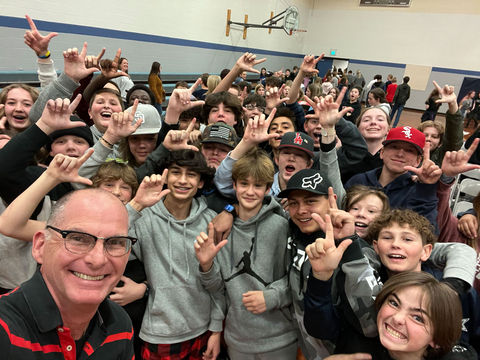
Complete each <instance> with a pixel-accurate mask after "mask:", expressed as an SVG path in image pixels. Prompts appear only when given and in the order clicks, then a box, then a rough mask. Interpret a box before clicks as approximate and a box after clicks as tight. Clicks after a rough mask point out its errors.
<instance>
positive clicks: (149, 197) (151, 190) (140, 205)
mask: <svg viewBox="0 0 480 360" xmlns="http://www.w3.org/2000/svg"><path fill="white" fill-rule="evenodd" d="M167 174H168V169H165V170H163V173H162V175H156V174H153V175H151V176H145V177H144V178H143V181H142V183H141V184H140V186H139V187H138V190H137V194H136V195H135V197H134V198H133V199H132V200H130V206H131V207H133V208H134V209H135V210H137V211H139V212H140V211H142V210H143V209H145V208H147V207H150V206H153V205H155V204H156V203H158V202H159V201H160V200H161V199H162V198H163V197H164V196H165V195H167V194H168V193H170V190H168V189H166V190H163V186H164V185H165V181H166V180H167Z"/></svg>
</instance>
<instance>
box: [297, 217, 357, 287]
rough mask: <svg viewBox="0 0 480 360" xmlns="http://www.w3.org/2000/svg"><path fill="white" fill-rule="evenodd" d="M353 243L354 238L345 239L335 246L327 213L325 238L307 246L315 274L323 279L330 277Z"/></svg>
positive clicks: (306, 249)
mask: <svg viewBox="0 0 480 360" xmlns="http://www.w3.org/2000/svg"><path fill="white" fill-rule="evenodd" d="M313 216H315V217H320V216H318V215H317V214H312V217H313ZM315 217H314V218H315ZM315 220H316V219H315ZM322 221H323V220H322ZM351 243H352V240H350V239H347V240H343V241H342V242H341V243H340V245H339V246H338V248H337V247H336V246H335V237H334V232H333V225H332V221H331V219H330V216H329V215H325V238H324V239H322V238H320V239H317V240H315V242H314V243H312V244H310V245H308V246H307V247H306V248H305V253H306V254H307V256H308V259H309V261H310V265H311V266H312V272H313V276H315V278H317V279H319V280H322V281H327V280H328V279H330V278H331V277H332V275H333V271H334V270H335V269H336V268H337V267H338V264H339V263H340V260H341V259H342V256H343V253H344V252H345V250H346V249H347V247H348V246H349V245H350V244H351Z"/></svg>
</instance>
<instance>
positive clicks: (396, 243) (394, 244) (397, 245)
mask: <svg viewBox="0 0 480 360" xmlns="http://www.w3.org/2000/svg"><path fill="white" fill-rule="evenodd" d="M400 245H401V240H400V239H397V238H394V239H393V241H392V247H394V248H397V249H398V248H400Z"/></svg>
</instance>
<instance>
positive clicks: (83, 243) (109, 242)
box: [47, 225, 137, 256]
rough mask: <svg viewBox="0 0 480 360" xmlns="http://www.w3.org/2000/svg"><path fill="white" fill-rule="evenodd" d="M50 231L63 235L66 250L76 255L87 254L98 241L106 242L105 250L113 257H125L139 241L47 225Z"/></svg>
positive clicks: (131, 238) (132, 238) (126, 237)
mask: <svg viewBox="0 0 480 360" xmlns="http://www.w3.org/2000/svg"><path fill="white" fill-rule="evenodd" d="M47 228H48V229H52V230H53V231H56V232H58V233H59V234H60V235H62V237H63V239H64V243H65V249H67V250H68V251H70V252H71V253H74V254H85V253H87V252H89V251H90V250H92V249H93V248H94V247H95V244H96V243H97V240H98V239H101V240H105V243H104V244H103V247H104V249H105V250H106V251H107V253H108V254H109V255H111V256H123V255H125V254H127V253H128V252H129V251H130V249H131V248H132V245H133V244H135V243H136V242H137V239H135V238H134V237H130V236H112V237H108V238H104V237H97V236H94V235H91V234H87V233H84V232H79V231H70V230H60V229H57V228H54V227H53V226H50V225H47Z"/></svg>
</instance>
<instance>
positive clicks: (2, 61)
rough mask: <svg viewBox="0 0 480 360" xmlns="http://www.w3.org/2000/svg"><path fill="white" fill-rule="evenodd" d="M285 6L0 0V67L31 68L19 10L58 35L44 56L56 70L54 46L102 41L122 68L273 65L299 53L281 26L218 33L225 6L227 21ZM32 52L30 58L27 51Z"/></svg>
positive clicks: (93, 49) (216, 69) (189, 0)
mask: <svg viewBox="0 0 480 360" xmlns="http://www.w3.org/2000/svg"><path fill="white" fill-rule="evenodd" d="M289 3H292V4H295V5H297V6H298V8H299V10H300V12H301V15H302V17H304V18H306V17H307V12H308V11H309V8H308V6H309V4H311V1H308V0H294V1H289ZM286 7H287V5H286V1H283V0H282V1H277V0H261V1H258V0H242V1H236V0H221V1H220V0H202V1H193V0H178V1H166V0H155V1H154V0H150V1H147V0H137V1H131V0H115V1H112V0H104V1H101V2H99V1H94V0H82V1H73V0H46V1H38V0H15V1H8V0H0V48H1V49H2V51H1V53H0V71H13V72H17V71H34V70H36V63H35V55H34V54H33V53H32V51H31V50H30V49H29V48H28V47H26V46H25V45H24V44H23V34H24V32H25V30H26V29H28V23H27V21H26V20H25V18H24V15H25V14H28V15H30V16H31V17H32V18H33V19H34V21H35V23H36V24H37V27H38V28H39V30H44V31H56V32H58V33H60V35H59V36H58V37H57V38H55V39H53V40H52V42H51V50H52V53H53V55H52V57H53V60H54V61H55V64H56V67H58V68H59V69H61V68H62V67H63V61H62V57H61V52H62V51H63V50H66V49H67V48H69V47H78V48H80V47H81V46H82V44H83V42H84V41H86V42H87V43H88V45H89V53H92V54H96V53H98V52H99V51H100V49H101V48H102V47H103V46H105V47H107V55H106V56H107V57H110V58H112V57H113V56H114V54H115V52H116V50H117V48H119V47H121V48H122V51H123V52H122V55H123V56H125V57H127V58H128V59H129V64H130V69H129V71H130V72H133V73H134V72H149V70H150V66H151V64H152V62H153V61H159V62H160V63H161V64H162V71H163V72H164V73H185V72H190V73H203V72H205V71H207V72H211V73H220V71H221V70H222V69H224V68H231V67H232V66H233V65H234V64H235V61H236V60H237V59H238V57H239V56H240V55H241V54H242V53H244V52H245V51H251V52H255V53H256V54H258V56H259V57H267V58H268V61H267V62H266V63H265V66H266V67H268V68H269V69H280V68H282V67H288V66H293V65H295V64H297V63H298V61H299V59H301V58H302V56H301V55H300V54H301V53H302V50H303V43H302V42H299V41H298V38H296V37H295V36H287V35H286V33H285V32H284V31H283V30H273V31H272V33H271V34H268V30H267V29H249V30H248V32H247V38H246V39H245V40H244V39H243V27H238V26H232V27H231V31H230V36H228V37H227V36H226V35H225V28H226V22H227V9H231V10H232V17H231V19H232V21H237V22H243V21H244V16H245V14H248V16H249V18H248V22H249V23H262V22H264V21H265V20H267V19H269V18H270V12H271V11H274V13H279V12H281V11H283V10H285V9H286ZM32 55H33V56H32Z"/></svg>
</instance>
